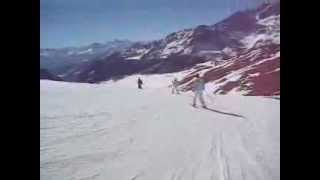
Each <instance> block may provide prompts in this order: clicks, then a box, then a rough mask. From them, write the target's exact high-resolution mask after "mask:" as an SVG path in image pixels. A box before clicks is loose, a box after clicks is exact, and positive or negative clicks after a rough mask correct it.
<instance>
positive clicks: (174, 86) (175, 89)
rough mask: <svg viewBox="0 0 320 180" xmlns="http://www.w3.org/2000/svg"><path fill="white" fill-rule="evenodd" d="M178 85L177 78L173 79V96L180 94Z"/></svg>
mask: <svg viewBox="0 0 320 180" xmlns="http://www.w3.org/2000/svg"><path fill="white" fill-rule="evenodd" d="M178 85H179V81H178V79H177V78H174V80H173V81H172V90H171V93H172V94H174V93H176V94H180V92H179V89H178Z"/></svg>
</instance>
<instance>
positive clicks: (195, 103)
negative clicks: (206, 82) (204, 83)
mask: <svg viewBox="0 0 320 180" xmlns="http://www.w3.org/2000/svg"><path fill="white" fill-rule="evenodd" d="M197 98H198V92H197V91H195V92H194V96H193V104H192V105H193V106H196V105H197Z"/></svg>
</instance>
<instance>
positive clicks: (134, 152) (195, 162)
mask: <svg viewBox="0 0 320 180" xmlns="http://www.w3.org/2000/svg"><path fill="white" fill-rule="evenodd" d="M130 80H131V79H130ZM150 82H151V80H150ZM40 83H41V96H40V97H41V101H40V104H41V113H40V177H41V179H42V180H47V179H50V180H52V179H57V180H61V179H62V180H64V179H68V180H69V179H72V180H105V179H108V180H150V179H154V180H158V179H159V180H160V179H161V180H162V179H163V180H277V179H280V130H279V127H280V123H279V121H280V120H279V116H280V115H279V114H280V112H279V110H280V107H279V104H280V101H279V100H274V99H271V98H264V97H245V96H237V95H228V96H213V95H209V93H208V94H206V95H205V99H206V101H207V104H208V105H209V108H212V109H213V110H215V111H216V112H215V111H209V110H204V109H202V108H197V109H195V108H193V107H191V106H190V103H191V102H192V97H191V96H190V95H189V94H188V93H183V94H181V95H171V94H170V88H167V86H166V85H164V86H163V87H164V88H159V86H158V85H159V84H157V87H156V88H151V87H150V86H152V84H150V85H149V87H150V88H147V89H144V90H142V91H141V90H138V89H136V87H135V84H134V83H133V84H132V86H131V87H130V86H129V85H128V84H129V83H130V82H127V83H122V84H121V83H119V84H117V83H114V84H111V83H109V84H100V85H87V84H76V83H63V82H62V83H60V82H52V81H45V80H43V81H40ZM224 112H228V113H233V114H237V115H241V116H243V117H245V118H240V117H235V116H232V115H228V114H227V113H224Z"/></svg>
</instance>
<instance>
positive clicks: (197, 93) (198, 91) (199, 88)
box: [192, 74, 207, 108]
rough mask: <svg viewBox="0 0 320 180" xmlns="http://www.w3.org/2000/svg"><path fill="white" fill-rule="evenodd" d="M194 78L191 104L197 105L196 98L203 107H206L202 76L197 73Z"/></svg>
mask: <svg viewBox="0 0 320 180" xmlns="http://www.w3.org/2000/svg"><path fill="white" fill-rule="evenodd" d="M195 77H196V79H195V81H194V83H193V86H192V91H193V92H194V97H193V104H192V106H194V107H196V106H197V99H199V100H200V103H201V105H202V107H203V108H207V106H206V103H205V101H204V99H203V91H204V90H205V82H204V79H203V78H202V77H200V76H199V74H197V75H196V76H195Z"/></svg>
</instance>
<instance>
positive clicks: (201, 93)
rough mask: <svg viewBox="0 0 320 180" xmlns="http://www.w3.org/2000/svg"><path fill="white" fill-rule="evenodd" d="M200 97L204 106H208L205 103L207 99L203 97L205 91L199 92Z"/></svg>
mask: <svg viewBox="0 0 320 180" xmlns="http://www.w3.org/2000/svg"><path fill="white" fill-rule="evenodd" d="M199 99H200V102H201V104H202V107H207V106H206V103H205V101H204V99H203V91H201V92H199Z"/></svg>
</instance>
